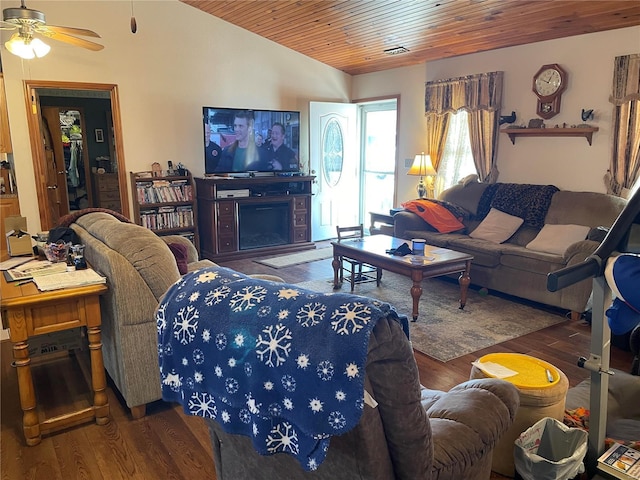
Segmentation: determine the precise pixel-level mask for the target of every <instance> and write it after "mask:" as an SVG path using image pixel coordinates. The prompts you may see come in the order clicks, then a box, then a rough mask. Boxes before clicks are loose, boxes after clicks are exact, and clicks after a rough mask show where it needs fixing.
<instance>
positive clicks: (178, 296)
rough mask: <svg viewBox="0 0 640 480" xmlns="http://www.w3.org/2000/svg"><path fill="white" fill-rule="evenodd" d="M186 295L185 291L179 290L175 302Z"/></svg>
mask: <svg viewBox="0 0 640 480" xmlns="http://www.w3.org/2000/svg"><path fill="white" fill-rule="evenodd" d="M186 297H187V292H180V293H178V294H177V295H176V302H181V301H182V300H184V299H185V298H186Z"/></svg>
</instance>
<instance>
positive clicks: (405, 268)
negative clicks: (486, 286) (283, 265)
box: [331, 235, 473, 322]
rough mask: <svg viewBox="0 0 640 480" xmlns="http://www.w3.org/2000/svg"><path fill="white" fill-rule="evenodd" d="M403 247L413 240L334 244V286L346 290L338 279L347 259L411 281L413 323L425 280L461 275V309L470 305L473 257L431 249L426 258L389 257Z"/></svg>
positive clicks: (382, 237)
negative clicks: (344, 260)
mask: <svg viewBox="0 0 640 480" xmlns="http://www.w3.org/2000/svg"><path fill="white" fill-rule="evenodd" d="M403 243H407V244H408V245H409V246H411V241H410V240H404V239H402V238H395V237H390V236H389V235H371V236H369V237H364V238H361V239H360V238H358V239H353V240H343V241H342V242H340V243H338V242H331V245H333V262H331V265H332V266H333V286H334V289H338V288H340V287H341V286H342V284H341V282H340V280H339V278H340V276H339V275H338V273H339V270H340V266H341V264H342V261H341V259H342V258H343V257H346V258H350V259H352V260H357V261H360V262H363V263H368V264H369V265H373V266H375V267H380V268H382V269H383V270H388V271H390V272H394V273H399V274H400V275H404V276H406V277H409V278H411V280H412V281H413V286H412V287H411V297H412V298H413V312H412V316H413V321H414V322H415V321H416V320H417V319H418V303H419V301H420V296H421V295H422V280H423V279H425V278H432V277H439V276H441V275H449V274H452V273H460V277H459V278H458V282H459V283H460V308H464V306H465V304H466V303H467V291H468V289H469V284H470V283H471V277H470V276H469V271H470V270H471V260H473V256H472V255H468V254H466V253H461V252H456V251H454V250H449V249H447V248H442V247H435V246H432V245H427V246H426V247H425V253H424V257H419V256H414V255H406V256H404V257H400V256H394V255H391V254H389V253H386V252H387V250H390V249H395V248H398V247H399V246H400V245H402V244H403Z"/></svg>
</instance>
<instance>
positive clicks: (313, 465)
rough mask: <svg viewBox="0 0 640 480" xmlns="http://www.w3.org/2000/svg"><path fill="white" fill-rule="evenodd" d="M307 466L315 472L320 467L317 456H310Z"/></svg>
mask: <svg viewBox="0 0 640 480" xmlns="http://www.w3.org/2000/svg"><path fill="white" fill-rule="evenodd" d="M307 467H308V468H309V470H310V471H312V472H314V471H316V470H317V469H318V462H317V460H316V459H315V458H310V459H309V461H308V462H307Z"/></svg>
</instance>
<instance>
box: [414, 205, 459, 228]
mask: <svg viewBox="0 0 640 480" xmlns="http://www.w3.org/2000/svg"><path fill="white" fill-rule="evenodd" d="M402 206H403V207H404V208H405V209H406V210H408V211H410V212H413V213H415V214H416V215H418V216H419V217H420V218H422V219H423V220H424V221H425V222H427V223H428V224H429V225H431V226H432V227H433V228H435V229H436V230H437V231H438V232H440V233H451V232H456V231H458V230H462V229H463V228H464V224H463V223H462V222H460V220H458V219H457V218H456V216H455V215H454V214H453V213H451V212H450V211H449V210H448V209H447V208H446V207H445V206H444V205H441V204H440V203H438V202H436V201H431V200H411V201H410V202H405V203H403V204H402Z"/></svg>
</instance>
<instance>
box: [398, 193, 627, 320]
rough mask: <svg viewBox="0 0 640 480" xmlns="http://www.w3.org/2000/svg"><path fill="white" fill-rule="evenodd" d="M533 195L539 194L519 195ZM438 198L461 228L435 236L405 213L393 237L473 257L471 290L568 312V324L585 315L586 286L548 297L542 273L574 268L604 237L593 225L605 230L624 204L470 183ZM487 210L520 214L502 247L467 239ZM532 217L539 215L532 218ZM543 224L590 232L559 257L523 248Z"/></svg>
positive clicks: (581, 284) (602, 196)
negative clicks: (421, 241) (520, 220)
mask: <svg viewBox="0 0 640 480" xmlns="http://www.w3.org/2000/svg"><path fill="white" fill-rule="evenodd" d="M538 187H539V188H538ZM532 191H533V192H537V193H541V194H540V195H536V194H534V195H533V196H527V195H521V194H520V193H521V192H527V193H530V192H532ZM505 193H506V195H505ZM505 199H506V203H507V204H506V205H505ZM509 199H511V200H509ZM438 200H439V201H441V202H443V203H442V205H443V206H448V207H450V208H451V209H452V210H454V211H457V212H462V213H463V214H464V216H463V220H462V223H463V224H464V229H463V230H461V231H458V232H454V233H439V232H437V231H436V230H435V229H434V228H433V227H431V225H429V224H428V223H427V222H426V221H425V220H423V219H422V218H421V217H420V216H418V215H417V214H415V213H412V212H409V211H406V210H405V211H402V212H399V213H397V214H396V215H395V216H394V235H395V236H396V237H400V238H406V239H412V238H424V239H425V240H427V243H429V244H432V245H437V246H441V247H445V248H450V249H452V250H457V251H461V252H465V253H469V254H471V255H473V256H474V259H473V262H472V267H471V283H472V284H474V285H478V286H481V287H485V288H488V289H490V290H497V291H499V292H503V293H506V294H509V295H514V296H517V297H521V298H524V299H528V300H532V301H535V302H540V303H544V304H547V305H551V306H554V307H559V308H563V309H567V310H571V311H572V317H573V318H577V317H578V315H579V313H580V312H584V311H585V310H586V309H587V304H588V300H589V296H590V294H591V287H592V281H591V280H584V281H582V282H579V283H577V284H574V285H572V286H570V287H567V288H565V289H562V290H559V291H557V292H549V291H548V290H547V274H549V273H551V272H554V271H557V270H559V269H561V268H563V267H566V266H570V265H574V264H577V263H580V262H582V261H583V260H584V259H585V258H586V257H588V256H589V255H590V254H592V253H593V252H594V251H595V249H596V247H597V246H598V245H599V242H600V241H601V240H602V237H603V235H604V234H603V232H604V233H606V230H604V229H603V228H598V227H610V226H611V224H612V223H613V222H614V220H615V219H616V218H617V216H618V215H619V214H620V212H621V211H622V209H623V208H624V206H625V205H626V200H624V199H622V198H619V197H615V196H612V195H606V194H602V193H594V192H571V191H564V190H558V189H557V188H555V187H552V186H534V185H529V186H519V185H516V184H491V185H490V184H487V183H479V182H477V181H466V182H462V183H460V184H458V185H455V186H453V187H451V188H450V189H448V190H446V191H444V192H443V193H442V194H441V195H440V198H439V199H438ZM509 202H511V203H512V204H511V205H509V204H508V203H509ZM452 205H454V206H457V208H455V209H454V208H452V207H451V206H452ZM494 207H495V208H498V209H501V210H504V209H505V207H506V209H507V210H509V209H512V210H513V211H512V212H511V213H512V214H514V215H520V216H522V217H523V218H525V221H524V223H523V224H522V226H520V228H518V229H517V231H516V232H515V233H514V234H513V235H512V236H511V237H510V238H508V239H507V240H506V241H505V242H503V243H495V242H492V241H489V240H485V239H479V238H472V237H471V236H469V233H471V232H473V231H474V230H475V229H476V228H477V227H478V225H480V224H481V222H482V220H483V219H484V218H486V214H487V212H488V211H489V209H490V208H494ZM460 208H461V209H463V210H460ZM514 212H515V213H514ZM507 213H509V212H507ZM532 214H536V215H538V217H537V220H536V217H535V215H532ZM528 217H533V220H532V219H531V218H528ZM545 224H553V225H584V226H586V227H589V228H590V229H591V230H590V231H588V234H587V235H586V238H585V239H583V240H580V241H577V242H575V243H573V244H571V245H569V246H568V247H567V248H566V250H565V251H564V252H563V253H562V254H559V253H548V252H543V251H536V250H532V249H530V248H526V246H527V245H528V244H529V243H530V242H531V241H532V240H533V239H534V238H536V236H537V235H538V233H539V232H540V230H541V228H542V227H543V225H545Z"/></svg>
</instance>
